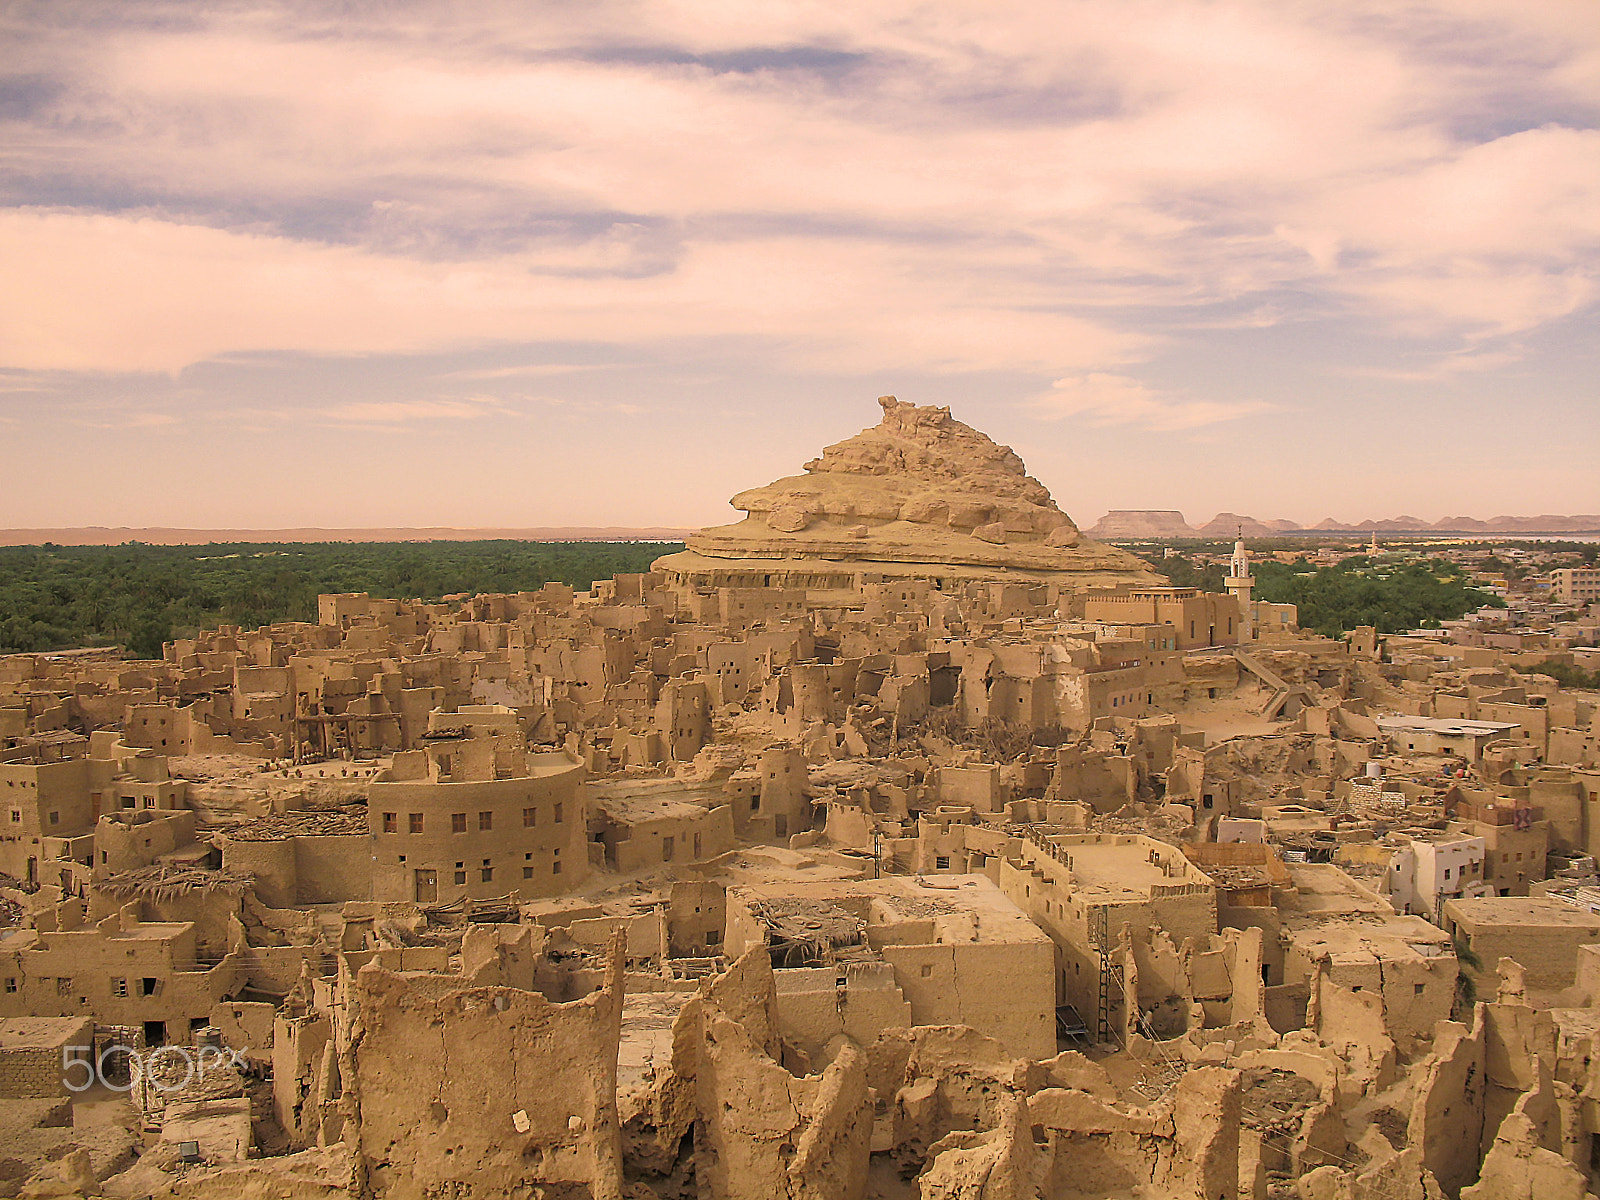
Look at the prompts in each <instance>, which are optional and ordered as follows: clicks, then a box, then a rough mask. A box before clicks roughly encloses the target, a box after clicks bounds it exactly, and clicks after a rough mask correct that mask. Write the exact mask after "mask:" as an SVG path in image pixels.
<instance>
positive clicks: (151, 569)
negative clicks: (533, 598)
mask: <svg viewBox="0 0 1600 1200" xmlns="http://www.w3.org/2000/svg"><path fill="white" fill-rule="evenodd" d="M682 548H683V547H682V546H681V545H679V544H663V543H659V542H653V543H639V542H510V541H486V542H335V543H325V542H314V543H275V544H264V545H263V544H247V543H231V544H226V545H220V544H219V545H208V546H149V545H143V544H140V543H128V544H126V545H122V546H55V545H44V546H7V547H0V653H7V654H13V653H17V652H32V651H44V650H63V649H68V648H72V647H78V646H107V645H122V646H126V647H127V648H128V651H129V653H131V654H133V655H135V656H137V657H150V658H154V657H159V656H160V654H161V645H162V643H163V642H167V641H171V640H172V639H173V638H177V637H186V636H189V635H191V634H194V633H196V632H198V631H200V630H202V629H209V628H214V627H216V626H217V625H239V626H242V627H245V628H255V627H257V626H260V625H268V624H271V623H272V622H274V621H314V620H316V613H317V596H318V595H320V594H322V593H324V592H370V593H372V594H373V595H375V596H398V597H404V598H408V599H411V598H415V599H423V600H437V599H439V598H440V597H442V596H448V595H452V594H455V593H458V592H466V593H479V592H518V591H531V590H533V589H536V588H538V587H540V586H541V585H543V584H545V583H549V582H560V583H567V584H571V585H572V586H573V587H576V588H585V589H586V588H588V587H589V586H590V584H591V583H592V582H593V581H594V580H596V579H609V578H611V576H613V575H621V574H628V573H632V572H637V571H645V570H648V569H649V566H650V563H651V562H653V561H654V560H655V559H657V558H659V557H660V556H661V555H663V554H671V553H673V552H674V551H676V550H681V549H682Z"/></svg>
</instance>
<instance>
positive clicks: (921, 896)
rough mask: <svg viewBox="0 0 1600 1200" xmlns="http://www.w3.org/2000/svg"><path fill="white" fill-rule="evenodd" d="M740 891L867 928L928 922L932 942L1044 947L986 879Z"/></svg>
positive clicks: (892, 878)
mask: <svg viewBox="0 0 1600 1200" xmlns="http://www.w3.org/2000/svg"><path fill="white" fill-rule="evenodd" d="M744 890H745V891H747V892H749V893H751V894H752V895H753V896H754V897H755V898H758V899H771V900H772V901H773V902H774V903H776V904H779V905H781V904H782V903H783V902H784V901H786V900H800V901H820V902H825V903H829V904H833V905H836V906H838V907H839V908H842V909H846V910H849V911H851V912H854V913H856V914H857V915H859V916H861V917H864V918H865V919H866V920H867V924H868V928H869V929H872V928H880V927H883V926H888V925H896V924H900V923H902V922H911V921H932V922H933V927H934V936H933V939H932V941H934V942H974V941H977V942H1000V943H1005V942H1049V940H1050V939H1049V938H1048V937H1047V936H1046V935H1045V933H1044V931H1043V930H1041V929H1040V928H1039V927H1038V926H1037V925H1035V924H1034V923H1033V922H1032V921H1030V920H1029V919H1028V917H1027V915H1026V914H1025V913H1023V911H1022V910H1021V909H1020V908H1018V907H1017V906H1016V905H1015V904H1013V903H1011V901H1010V900H1008V899H1006V896H1005V894H1004V893H1003V892H1001V890H1000V889H999V888H998V887H997V886H996V885H995V884H994V882H993V881H992V880H990V879H989V877H988V876H987V875H938V876H917V875H887V876H884V877H883V878H881V879H840V880H817V881H809V880H808V881H804V882H800V881H795V882H782V883H774V884H771V885H763V884H761V883H748V884H745V885H744Z"/></svg>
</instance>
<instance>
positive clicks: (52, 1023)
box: [0, 1016, 93, 1051]
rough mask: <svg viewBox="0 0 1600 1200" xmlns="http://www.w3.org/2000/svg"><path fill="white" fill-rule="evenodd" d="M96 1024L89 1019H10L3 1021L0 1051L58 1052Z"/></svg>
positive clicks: (0, 1030) (0, 1034)
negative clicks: (84, 1030) (61, 1047)
mask: <svg viewBox="0 0 1600 1200" xmlns="http://www.w3.org/2000/svg"><path fill="white" fill-rule="evenodd" d="M92 1023H93V1021H92V1018H90V1017H87V1016H84V1017H7V1018H5V1019H4V1020H0V1051H5V1050H54V1049H55V1048H56V1047H57V1046H61V1045H64V1044H65V1043H66V1042H67V1039H69V1038H74V1037H77V1036H78V1035H79V1034H80V1033H82V1032H83V1027H84V1026H85V1025H89V1024H92Z"/></svg>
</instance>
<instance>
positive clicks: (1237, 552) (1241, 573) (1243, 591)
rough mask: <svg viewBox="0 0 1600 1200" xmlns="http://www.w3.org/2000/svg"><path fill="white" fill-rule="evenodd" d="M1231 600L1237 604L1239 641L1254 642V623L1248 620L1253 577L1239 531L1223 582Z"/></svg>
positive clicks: (1248, 557)
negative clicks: (1230, 594)
mask: <svg viewBox="0 0 1600 1200" xmlns="http://www.w3.org/2000/svg"><path fill="white" fill-rule="evenodd" d="M1223 583H1224V585H1225V586H1226V587H1227V589H1228V591H1229V592H1230V593H1232V595H1233V598H1234V599H1235V600H1237V601H1238V602H1239V640H1240V641H1241V642H1251V641H1254V640H1255V636H1256V635H1255V623H1254V622H1253V621H1252V620H1251V619H1250V589H1251V588H1253V587H1255V585H1256V581H1255V577H1254V576H1253V575H1251V574H1250V552H1249V551H1248V550H1246V549H1245V548H1244V530H1243V529H1241V530H1239V540H1238V541H1236V542H1235V543H1234V544H1233V562H1232V563H1231V564H1230V565H1229V567H1228V578H1227V579H1225V580H1223Z"/></svg>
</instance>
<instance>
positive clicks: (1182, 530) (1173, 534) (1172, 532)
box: [1088, 508, 1195, 538]
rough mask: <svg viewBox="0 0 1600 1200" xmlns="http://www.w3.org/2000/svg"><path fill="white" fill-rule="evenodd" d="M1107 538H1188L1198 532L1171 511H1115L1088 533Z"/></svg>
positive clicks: (1102, 518)
mask: <svg viewBox="0 0 1600 1200" xmlns="http://www.w3.org/2000/svg"><path fill="white" fill-rule="evenodd" d="M1088 532H1089V533H1091V534H1093V535H1094V536H1095V537H1107V538H1146V537H1148V538H1188V537H1194V536H1195V532H1194V530H1193V529H1191V528H1190V527H1189V524H1188V522H1186V521H1185V520H1184V519H1183V514H1182V513H1181V512H1176V511H1173V510H1170V509H1140V508H1131V509H1130V508H1119V509H1113V510H1112V511H1111V512H1108V513H1107V514H1106V515H1105V516H1103V517H1101V518H1100V519H1099V520H1098V521H1097V522H1095V524H1094V525H1093V527H1091V528H1090V529H1089V531H1088Z"/></svg>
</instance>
